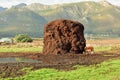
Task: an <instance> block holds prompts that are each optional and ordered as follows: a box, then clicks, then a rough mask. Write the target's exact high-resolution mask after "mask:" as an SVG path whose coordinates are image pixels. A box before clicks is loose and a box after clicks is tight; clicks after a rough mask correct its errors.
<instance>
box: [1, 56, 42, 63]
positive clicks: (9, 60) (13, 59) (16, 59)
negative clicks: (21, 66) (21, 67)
mask: <svg viewBox="0 0 120 80" xmlns="http://www.w3.org/2000/svg"><path fill="white" fill-rule="evenodd" d="M18 62H26V63H42V61H37V60H33V59H26V58H19V57H9V58H0V63H18Z"/></svg>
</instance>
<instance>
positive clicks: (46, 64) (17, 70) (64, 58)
mask: <svg viewBox="0 0 120 80" xmlns="http://www.w3.org/2000/svg"><path fill="white" fill-rule="evenodd" d="M5 57H25V58H29V59H35V60H39V61H42V63H23V62H22V63H0V77H1V78H6V77H16V76H21V75H24V74H25V72H23V71H21V69H23V68H26V67H32V70H36V69H40V68H55V69H58V70H71V69H74V68H73V66H75V65H86V66H88V65H92V64H99V63H101V62H103V61H105V60H108V59H113V58H120V54H116V53H102V54H101V53H96V54H60V55H52V54H48V55H43V54H41V53H0V58H5Z"/></svg>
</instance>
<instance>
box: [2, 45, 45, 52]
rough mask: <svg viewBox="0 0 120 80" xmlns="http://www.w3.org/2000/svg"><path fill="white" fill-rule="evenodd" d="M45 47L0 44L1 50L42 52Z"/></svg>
mask: <svg viewBox="0 0 120 80" xmlns="http://www.w3.org/2000/svg"><path fill="white" fill-rule="evenodd" d="M42 49H43V47H42V46H38V47H33V46H32V47H30V46H28V47H5V46H0V52H42Z"/></svg>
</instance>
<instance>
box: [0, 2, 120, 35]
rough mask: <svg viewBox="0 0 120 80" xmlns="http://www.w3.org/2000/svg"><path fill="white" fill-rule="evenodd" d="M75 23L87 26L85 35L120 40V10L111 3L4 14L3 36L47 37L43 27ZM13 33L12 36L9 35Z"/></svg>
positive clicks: (0, 21)
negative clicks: (60, 21) (55, 22)
mask: <svg viewBox="0 0 120 80" xmlns="http://www.w3.org/2000/svg"><path fill="white" fill-rule="evenodd" d="M61 18H64V19H72V20H77V21H79V22H81V23H83V24H84V26H85V33H88V34H94V35H97V34H107V35H111V34H113V35H117V36H120V7H117V6H114V5H112V4H110V3H108V2H105V1H101V2H92V1H88V2H80V3H70V4H62V5H51V6H50V5H43V4H39V3H33V4H30V5H27V6H24V7H19V8H10V9H8V10H7V11H4V12H1V13H0V28H1V29H0V36H4V35H3V33H5V34H6V35H7V36H11V35H14V34H18V33H28V34H29V35H31V36H33V37H40V36H42V35H43V28H44V27H43V26H44V25H45V24H46V23H47V22H49V21H52V20H55V19H61ZM8 33H9V35H8Z"/></svg>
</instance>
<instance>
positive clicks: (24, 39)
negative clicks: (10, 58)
mask: <svg viewBox="0 0 120 80" xmlns="http://www.w3.org/2000/svg"><path fill="white" fill-rule="evenodd" d="M14 40H15V41H16V42H32V41H33V40H32V38H31V37H30V36H28V35H26V34H18V35H16V36H15V38H14Z"/></svg>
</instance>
